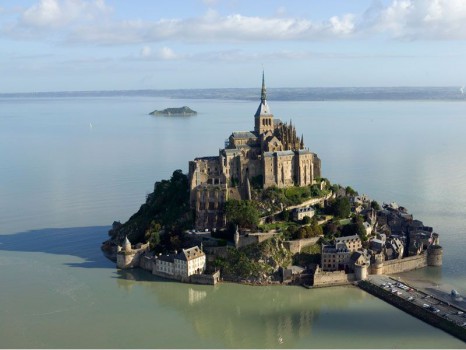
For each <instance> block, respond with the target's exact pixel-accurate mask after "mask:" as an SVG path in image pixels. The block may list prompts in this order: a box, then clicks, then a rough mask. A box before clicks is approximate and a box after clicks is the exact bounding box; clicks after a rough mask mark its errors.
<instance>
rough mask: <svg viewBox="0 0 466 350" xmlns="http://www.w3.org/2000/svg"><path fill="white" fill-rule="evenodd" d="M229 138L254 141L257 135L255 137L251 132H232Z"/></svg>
mask: <svg viewBox="0 0 466 350" xmlns="http://www.w3.org/2000/svg"><path fill="white" fill-rule="evenodd" d="M231 136H233V137H234V138H235V139H256V138H257V135H255V134H254V133H253V132H251V131H233V132H232V134H231Z"/></svg>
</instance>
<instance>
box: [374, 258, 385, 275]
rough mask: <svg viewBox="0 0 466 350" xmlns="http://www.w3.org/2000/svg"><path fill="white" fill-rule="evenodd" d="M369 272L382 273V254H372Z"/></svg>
mask: <svg viewBox="0 0 466 350" xmlns="http://www.w3.org/2000/svg"><path fill="white" fill-rule="evenodd" d="M371 260H372V261H371V274H373V275H382V274H383V262H384V260H385V259H384V256H383V254H374V255H373V256H372V259H371Z"/></svg>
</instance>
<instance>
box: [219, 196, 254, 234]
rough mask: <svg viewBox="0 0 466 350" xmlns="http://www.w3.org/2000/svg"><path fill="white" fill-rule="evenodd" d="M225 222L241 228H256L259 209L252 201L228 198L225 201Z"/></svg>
mask: <svg viewBox="0 0 466 350" xmlns="http://www.w3.org/2000/svg"><path fill="white" fill-rule="evenodd" d="M225 214H226V217H227V222H228V223H230V224H233V225H238V226H239V227H242V228H256V227H257V225H258V224H259V210H258V209H257V204H256V203H255V202H254V201H248V200H244V201H242V200H236V199H230V200H228V201H227V202H226V203H225Z"/></svg>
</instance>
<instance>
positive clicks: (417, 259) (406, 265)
mask: <svg viewBox="0 0 466 350" xmlns="http://www.w3.org/2000/svg"><path fill="white" fill-rule="evenodd" d="M426 266H427V254H426V253H423V254H420V255H416V256H408V257H406V258H403V259H396V260H386V261H384V262H383V269H382V270H383V273H384V274H386V275H391V274H394V273H400V272H405V271H410V270H415V269H420V268H422V267H426Z"/></svg>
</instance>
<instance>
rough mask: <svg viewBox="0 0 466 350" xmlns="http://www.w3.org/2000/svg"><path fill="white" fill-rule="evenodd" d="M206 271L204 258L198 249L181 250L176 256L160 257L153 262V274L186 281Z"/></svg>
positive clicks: (196, 247)
mask: <svg viewBox="0 0 466 350" xmlns="http://www.w3.org/2000/svg"><path fill="white" fill-rule="evenodd" d="M205 269H206V256H205V254H204V252H203V251H202V250H201V249H200V248H199V247H198V246H195V247H192V248H189V249H182V250H181V252H179V253H177V254H169V255H160V256H159V257H157V259H156V260H155V266H154V270H153V272H154V274H160V275H162V276H166V275H168V276H172V277H174V278H176V279H181V280H184V279H187V278H188V277H189V276H191V275H194V274H202V273H204V271H205Z"/></svg>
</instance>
